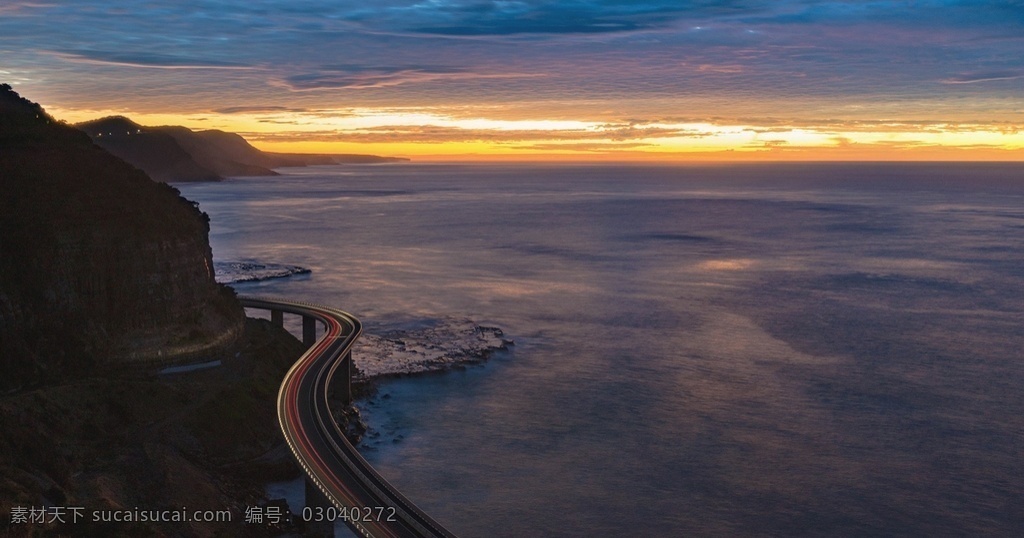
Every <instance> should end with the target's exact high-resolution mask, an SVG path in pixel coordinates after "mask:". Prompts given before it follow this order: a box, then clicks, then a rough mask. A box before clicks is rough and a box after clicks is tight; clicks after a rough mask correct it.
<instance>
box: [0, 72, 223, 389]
mask: <svg viewBox="0 0 1024 538" xmlns="http://www.w3.org/2000/svg"><path fill="white" fill-rule="evenodd" d="M208 232H209V224H208V219H207V217H206V215H204V214H203V213H201V212H200V211H199V210H198V209H197V208H196V207H195V205H194V204H192V203H191V202H189V201H188V200H185V199H184V198H182V197H181V196H179V193H178V191H177V190H175V189H173V188H172V187H169V186H167V185H164V184H160V183H156V182H154V181H152V180H150V179H149V178H148V177H147V176H146V175H145V174H144V173H143V172H141V171H139V170H138V169H136V168H134V167H132V166H131V165H128V164H127V163H125V162H124V161H122V160H120V159H118V158H117V157H115V156H113V155H111V154H109V153H107V152H106V151H104V150H103V149H101V148H99V147H97V146H96V145H94V144H93V143H92V141H91V140H90V139H89V137H88V136H87V135H86V134H85V133H83V132H81V131H78V130H77V129H74V128H72V127H69V126H67V125H64V124H62V123H60V122H57V121H55V120H54V119H53V118H51V117H50V116H48V115H47V114H46V113H45V112H44V111H43V110H42V109H41V108H40V107H39V106H38V105H35V104H34V103H31V102H29V101H26V100H24V99H22V98H20V97H19V96H18V95H17V94H16V93H14V92H13V91H12V90H11V88H10V86H6V85H0V368H2V369H3V370H4V371H5V372H6V373H7V375H6V376H5V377H6V378H7V379H5V380H3V379H0V385H2V384H6V385H7V386H18V385H19V384H24V383H27V382H31V381H32V380H36V379H41V378H49V377H53V376H59V375H74V373H75V372H78V371H86V370H91V369H94V368H97V367H100V368H102V367H114V368H116V367H120V366H121V365H124V364H125V363H138V362H144V361H154V360H157V361H168V360H173V359H174V357H180V356H183V355H188V354H193V355H194V354H198V353H202V352H203V351H204V350H208V349H211V348H214V347H217V346H219V345H223V344H225V343H227V342H229V341H231V340H233V339H234V338H235V337H236V336H237V335H238V334H239V333H240V331H241V330H242V323H243V313H242V310H241V308H240V307H239V306H238V304H237V302H236V301H235V300H234V297H233V293H232V292H231V291H229V290H227V289H225V288H222V287H220V286H218V285H217V284H216V283H215V282H214V277H213V269H212V267H213V264H212V256H211V252H210V246H209V242H208V240H207V235H208Z"/></svg>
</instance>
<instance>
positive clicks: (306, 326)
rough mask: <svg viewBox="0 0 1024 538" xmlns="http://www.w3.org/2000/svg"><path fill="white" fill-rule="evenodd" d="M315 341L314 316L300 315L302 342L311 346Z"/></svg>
mask: <svg viewBox="0 0 1024 538" xmlns="http://www.w3.org/2000/svg"><path fill="white" fill-rule="evenodd" d="M315 343H316V318H313V317H310V316H302V344H303V345H304V346H306V347H312V346H313V344H315Z"/></svg>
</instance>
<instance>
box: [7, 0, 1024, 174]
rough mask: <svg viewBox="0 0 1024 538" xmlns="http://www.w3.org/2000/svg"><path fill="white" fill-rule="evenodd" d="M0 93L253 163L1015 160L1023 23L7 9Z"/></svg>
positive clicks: (843, 4) (645, 13) (1023, 138)
mask: <svg viewBox="0 0 1024 538" xmlns="http://www.w3.org/2000/svg"><path fill="white" fill-rule="evenodd" d="M0 82H6V83H9V84H11V85H12V86H14V89H15V90H16V91H18V92H19V93H20V94H21V95H23V96H24V97H26V98H28V99H31V100H33V101H36V102H39V103H41V104H42V105H43V106H44V107H46V108H47V110H48V111H50V113H51V114H53V115H54V116H56V117H58V118H60V119H65V120H68V121H71V122H77V121H83V120H87V119H94V118H97V117H101V116H106V115H112V114H123V115H127V116H129V117H131V118H132V119H134V120H136V121H138V122H139V123H142V124H144V125H161V124H179V125H186V126H188V127H191V128H194V129H205V128H217V129H224V130H229V131H234V132H238V133H240V134H242V135H243V136H245V137H246V138H247V139H249V140H250V142H252V143H253V144H254V145H256V146H257V147H260V148H261V149H267V150H272V151H294V152H320V153H373V154H382V155H402V156H409V157H413V158H415V159H417V160H421V159H430V158H438V159H472V158H488V159H494V158H523V159H540V158H565V159H573V160H600V159H604V160H636V159H658V160H669V161H672V160H678V161H684V160H706V159H716V160H736V159H771V160H777V159H801V160H802V159H840V160H853V159H877V160H890V159H896V160H907V159H910V160H930V159H940V160H1024V1H1021V0H1005V1H950V0H900V1H895V0H894V1H886V0H880V1H815V0H780V1H759V0H734V1H694V2H682V1H670V0H646V1H635V0H634V1H629V0H574V1H550V0H523V1H517V0H502V1H488V0H455V1H449V0H379V1H375V2H365V1H360V2H355V1H338V0H309V1H299V0H274V1H259V0H208V1H196V0H180V1H165V2H158V1H136V2H130V1H117V0H104V1H99V0H75V1H56V0H54V1H50V0H33V1H22V0H3V2H2V3H0Z"/></svg>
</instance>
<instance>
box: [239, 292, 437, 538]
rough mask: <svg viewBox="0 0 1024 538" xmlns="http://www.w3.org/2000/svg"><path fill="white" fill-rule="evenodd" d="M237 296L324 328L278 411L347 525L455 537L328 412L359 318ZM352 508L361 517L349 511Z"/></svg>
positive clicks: (284, 388)
mask: <svg viewBox="0 0 1024 538" xmlns="http://www.w3.org/2000/svg"><path fill="white" fill-rule="evenodd" d="M240 301H241V303H242V305H243V306H245V307H246V308H257V309H266V310H279V311H283V312H288V313H292V314H298V315H301V316H307V317H312V318H315V319H316V320H318V321H320V322H321V323H323V324H324V326H325V327H326V330H325V331H324V334H323V335H322V336H321V337H320V338H319V339H317V341H316V343H314V344H313V346H312V347H310V348H309V349H307V350H306V352H305V353H303V355H302V356H301V357H299V360H298V361H296V362H295V364H294V365H293V366H292V367H291V369H290V370H288V373H287V374H285V377H284V381H283V382H282V383H281V389H280V391H279V392H278V396H277V416H278V420H279V422H280V424H281V431H282V432H283V433H284V438H285V440H286V441H287V442H288V446H289V447H290V448H291V450H292V454H294V456H295V459H296V460H297V461H298V462H299V465H301V466H302V468H303V470H304V471H305V472H306V476H307V479H308V480H310V481H311V482H312V483H313V484H315V485H316V486H317V488H319V489H320V490H321V491H322V492H323V493H324V495H325V497H326V498H327V500H328V501H329V502H330V503H331V504H332V505H334V508H335V509H336V510H337V511H338V512H337V513H338V514H347V515H349V516H350V517H348V518H347V520H346V521H345V523H346V524H347V525H348V526H349V528H351V529H352V530H353V531H355V532H356V533H357V534H360V535H362V536H372V537H407V536H411V537H423V536H434V537H436V536H443V537H454V536H455V535H454V534H452V533H451V532H450V531H448V530H447V529H445V528H444V527H443V526H441V525H440V524H439V523H437V522H436V521H434V520H433V519H432V518H430V516H428V515H427V514H425V513H424V512H423V511H422V510H420V509H419V508H417V507H416V505H414V504H413V503H412V502H411V501H409V500H408V499H407V498H405V496H403V495H402V494H401V493H399V492H398V490H396V489H395V488H394V487H393V486H392V485H391V484H389V483H388V482H387V480H385V479H384V478H383V477H381V476H380V474H378V473H377V471H376V470H374V469H373V467H371V466H370V464H369V463H367V462H366V460H365V459H363V457H362V456H360V455H359V452H357V451H356V449H355V447H353V446H352V444H351V443H349V442H348V440H347V439H346V438H345V435H344V434H343V433H342V432H341V429H340V428H339V427H338V425H337V422H336V421H335V420H334V418H333V417H332V415H331V410H330V405H329V404H328V401H327V393H328V389H329V387H330V383H331V377H332V376H333V375H334V374H335V372H336V370H337V369H338V366H339V365H340V364H341V361H342V359H343V358H344V357H345V356H346V355H347V354H348V353H350V350H351V348H352V344H353V343H355V340H356V338H358V337H359V334H360V332H361V331H362V325H361V324H360V323H359V320H357V319H356V318H355V317H353V316H352V315H350V314H347V313H345V312H342V311H340V310H336V309H333V308H328V307H325V306H318V305H313V304H307V303H299V302H292V301H282V300H276V299H263V298H256V297H243V298H240ZM339 375H347V373H340V374H339ZM325 513H326V512H325ZM353 514H356V515H357V517H355V518H353V517H351V515H353ZM339 519H341V518H340V517H339Z"/></svg>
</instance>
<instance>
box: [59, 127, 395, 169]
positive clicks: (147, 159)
mask: <svg viewBox="0 0 1024 538" xmlns="http://www.w3.org/2000/svg"><path fill="white" fill-rule="evenodd" d="M75 127H77V128H78V129H80V130H82V131H84V132H85V133H86V134H88V135H89V137H90V138H92V140H93V142H94V143H96V145H98V146H100V147H102V148H103V149H105V150H107V151H109V152H110V153H113V154H114V155H116V156H118V157H120V158H122V159H124V160H125V161H127V162H129V163H131V164H132V165H134V166H135V167H137V168H139V169H141V170H143V171H144V172H146V173H147V174H149V176H150V177H152V178H153V179H155V180H157V181H163V182H165V183H166V182H186V181H219V180H221V179H224V178H225V177H231V176H276V175H278V174H277V172H274V171H273V168H280V167H285V166H310V165H329V164H376V163H392V162H401V161H407V160H408V159H402V158H397V157H379V156H376V155H311V154H301V153H269V152H265V151H260V150H259V149H256V148H255V147H253V146H252V145H251V144H249V142H247V141H246V140H245V139H244V138H242V137H241V136H240V135H237V134H235V133H229V132H225V131H219V130H215V129H211V130H204V131H193V130H191V129H189V128H187V127H182V126H173V125H172V126H160V127H146V126H143V125H140V124H138V123H135V122H134V121H132V120H130V119H128V118H126V117H124V116H109V117H106V118H100V119H97V120H91V121H87V122H83V123H79V124H76V125H75Z"/></svg>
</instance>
